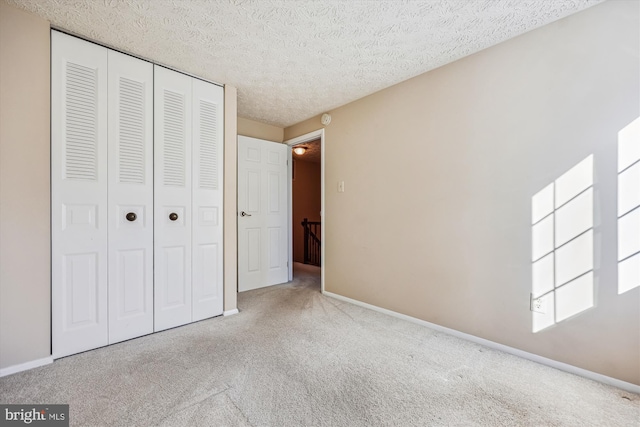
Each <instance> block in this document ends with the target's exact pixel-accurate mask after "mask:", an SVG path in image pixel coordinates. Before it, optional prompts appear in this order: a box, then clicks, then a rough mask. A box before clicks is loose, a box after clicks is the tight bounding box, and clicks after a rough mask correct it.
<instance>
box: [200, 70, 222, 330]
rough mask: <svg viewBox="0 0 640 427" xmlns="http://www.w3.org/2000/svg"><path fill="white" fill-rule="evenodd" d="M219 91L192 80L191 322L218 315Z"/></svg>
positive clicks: (220, 172) (220, 180) (220, 277)
mask: <svg viewBox="0 0 640 427" xmlns="http://www.w3.org/2000/svg"><path fill="white" fill-rule="evenodd" d="M223 99H224V95H223V89H222V88H221V87H219V86H216V85H213V84H211V83H207V82H203V81H201V80H197V79H193V192H192V194H193V200H192V206H193V211H192V221H193V222H192V224H193V225H192V231H193V235H192V241H193V252H192V253H193V263H192V265H193V270H192V284H193V286H192V292H193V319H192V320H193V321H197V320H202V319H206V318H207V317H212V316H217V315H219V314H222V310H223V307H222V188H223V187H222V160H223V152H222V136H223V129H222V126H223V121H222V118H223V113H222V109H223Z"/></svg>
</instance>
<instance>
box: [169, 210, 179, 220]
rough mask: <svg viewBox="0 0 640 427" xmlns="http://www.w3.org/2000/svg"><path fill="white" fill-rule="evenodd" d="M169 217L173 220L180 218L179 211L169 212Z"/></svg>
mask: <svg viewBox="0 0 640 427" xmlns="http://www.w3.org/2000/svg"><path fill="white" fill-rule="evenodd" d="M169 219H170V220H171V221H175V220H176V219H178V214H177V213H175V212H171V213H170V214H169Z"/></svg>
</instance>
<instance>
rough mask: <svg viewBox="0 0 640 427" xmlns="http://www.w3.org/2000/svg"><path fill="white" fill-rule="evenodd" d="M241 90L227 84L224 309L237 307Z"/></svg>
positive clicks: (225, 89) (225, 103)
mask: <svg viewBox="0 0 640 427" xmlns="http://www.w3.org/2000/svg"><path fill="white" fill-rule="evenodd" d="M237 102H238V92H237V90H236V88H235V87H232V86H225V88H224V311H231V310H235V309H236V308H237V307H238V302H237V301H238V229H237V215H236V212H237V202H238V199H237V197H236V194H237V190H236V188H237V172H236V168H237V165H238V134H237V115H238V103H237Z"/></svg>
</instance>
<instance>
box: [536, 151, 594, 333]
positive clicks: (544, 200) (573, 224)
mask: <svg viewBox="0 0 640 427" xmlns="http://www.w3.org/2000/svg"><path fill="white" fill-rule="evenodd" d="M531 223H532V228H531V232H532V236H531V237H532V247H531V257H532V262H533V265H532V283H531V294H532V311H533V312H532V323H533V326H532V330H533V332H539V331H541V330H543V329H546V328H548V327H550V326H552V325H554V324H556V323H558V322H561V321H563V320H565V319H568V318H570V317H572V316H575V315H576V314H578V313H580V312H583V311H585V310H587V309H589V308H591V307H593V305H594V296H593V294H594V291H593V283H594V279H593V155H591V156H589V157H587V158H586V159H584V160H583V161H582V162H580V163H578V164H577V165H576V166H574V167H573V168H572V169H570V170H569V171H567V172H566V173H565V174H564V175H562V176H561V177H560V178H558V179H557V180H556V181H555V182H553V183H551V184H549V185H548V186H547V187H545V188H543V189H542V190H540V191H539V192H538V193H537V194H535V195H534V196H533V197H532V199H531Z"/></svg>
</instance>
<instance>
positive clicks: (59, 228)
mask: <svg viewBox="0 0 640 427" xmlns="http://www.w3.org/2000/svg"><path fill="white" fill-rule="evenodd" d="M51 42H52V45H51V88H52V91H51V129H52V132H51V234H52V251H51V263H52V265H51V270H52V313H51V315H52V319H51V320H52V342H53V357H54V358H58V357H62V356H67V355H69V354H73V353H78V352H81V351H85V350H89V349H92V348H96V347H100V346H103V345H106V344H107V343H108V323H107V139H106V136H107V128H106V125H107V49H105V48H103V47H101V46H97V45H94V44H91V43H88V42H85V41H82V40H79V39H76V38H73V37H70V36H67V35H65V34H62V33H58V32H55V31H54V32H52V33H51Z"/></svg>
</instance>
